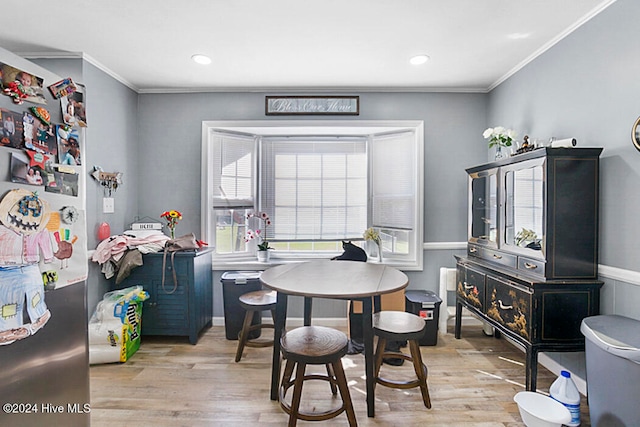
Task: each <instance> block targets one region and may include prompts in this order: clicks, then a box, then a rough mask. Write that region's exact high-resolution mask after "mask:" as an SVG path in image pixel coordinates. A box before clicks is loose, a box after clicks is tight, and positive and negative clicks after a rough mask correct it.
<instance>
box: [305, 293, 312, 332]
mask: <svg viewBox="0 0 640 427" xmlns="http://www.w3.org/2000/svg"><path fill="white" fill-rule="evenodd" d="M312 306H313V298H311V297H304V326H311V311H312V310H311V309H312Z"/></svg>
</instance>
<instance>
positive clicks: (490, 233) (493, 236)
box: [469, 169, 498, 247]
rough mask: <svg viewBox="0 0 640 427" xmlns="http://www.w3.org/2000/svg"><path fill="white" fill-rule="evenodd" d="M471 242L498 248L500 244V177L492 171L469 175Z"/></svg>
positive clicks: (495, 170) (494, 170) (495, 171)
mask: <svg viewBox="0 0 640 427" xmlns="http://www.w3.org/2000/svg"><path fill="white" fill-rule="evenodd" d="M469 178H470V186H471V188H470V190H471V191H469V197H470V199H471V200H470V201H469V202H470V205H471V209H470V213H469V215H470V218H469V226H470V230H469V241H470V242H473V243H479V244H484V245H488V246H492V247H497V243H498V175H497V169H490V170H486V171H481V172H477V173H472V174H470V175H469Z"/></svg>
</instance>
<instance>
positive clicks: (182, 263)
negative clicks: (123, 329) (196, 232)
mask: <svg viewBox="0 0 640 427" xmlns="http://www.w3.org/2000/svg"><path fill="white" fill-rule="evenodd" d="M142 258H143V265H142V266H141V267H137V268H135V269H134V270H133V271H132V272H131V275H130V276H129V277H127V278H126V279H125V280H123V281H122V282H121V283H120V284H118V285H117V286H116V285H115V284H114V283H115V282H112V289H122V288H127V287H130V286H135V285H141V286H142V287H143V288H144V290H145V291H147V292H148V293H149V299H148V300H146V301H145V302H144V304H143V306H142V335H171V336H188V337H189V342H190V343H191V344H195V343H196V342H197V341H198V335H199V333H200V331H202V329H203V328H205V327H207V326H211V318H212V316H213V284H212V272H211V249H208V248H205V249H201V250H198V251H182V252H176V254H175V257H174V263H173V266H172V263H171V260H170V258H171V256H170V255H169V254H168V255H167V262H166V267H165V283H164V286H163V284H162V258H163V253H162V252H160V253H152V254H146V255H143V257H142ZM173 268H175V272H176V277H177V279H178V284H177V286H174V282H173Z"/></svg>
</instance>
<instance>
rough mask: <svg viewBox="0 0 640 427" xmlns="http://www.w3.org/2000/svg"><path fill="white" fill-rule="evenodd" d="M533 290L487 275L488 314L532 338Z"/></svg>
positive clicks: (509, 327)
mask: <svg viewBox="0 0 640 427" xmlns="http://www.w3.org/2000/svg"><path fill="white" fill-rule="evenodd" d="M532 297H533V292H532V291H530V290H529V289H526V288H523V287H521V286H517V285H514V284H513V283H509V282H505V281H502V280H499V279H497V278H495V277H491V276H488V277H487V301H488V303H487V316H489V317H490V318H492V319H493V320H495V321H496V322H498V323H500V324H501V325H503V326H505V327H506V328H508V329H510V330H511V331H513V332H515V333H516V334H518V335H520V336H521V337H522V338H524V339H526V340H527V341H530V340H531V307H532Z"/></svg>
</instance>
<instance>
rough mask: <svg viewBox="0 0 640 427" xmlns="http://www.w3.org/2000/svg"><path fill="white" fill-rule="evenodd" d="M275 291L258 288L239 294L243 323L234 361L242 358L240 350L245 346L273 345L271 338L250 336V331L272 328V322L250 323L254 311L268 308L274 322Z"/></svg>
mask: <svg viewBox="0 0 640 427" xmlns="http://www.w3.org/2000/svg"><path fill="white" fill-rule="evenodd" d="M276 296H277V294H276V291H270V290H266V289H263V290H260V291H253V292H247V293H246V294H243V295H240V297H239V302H240V305H241V306H242V308H244V309H245V310H246V313H245V315H244V323H243V324H242V330H241V331H240V334H238V348H237V350H236V362H239V361H240V359H241V358H242V352H243V351H244V348H245V347H269V346H272V345H273V339H270V340H257V339H256V340H252V339H251V338H250V334H251V332H253V331H255V330H258V329H263V328H270V329H273V327H274V326H273V324H269V323H258V324H255V325H252V324H251V323H252V321H253V317H254V315H255V313H256V312H262V311H266V310H269V311H271V318H272V319H273V320H274V323H275V315H276V312H275V310H276Z"/></svg>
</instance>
